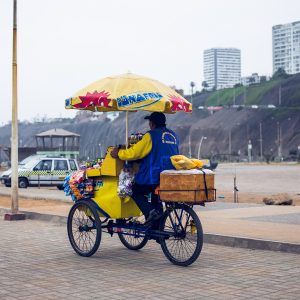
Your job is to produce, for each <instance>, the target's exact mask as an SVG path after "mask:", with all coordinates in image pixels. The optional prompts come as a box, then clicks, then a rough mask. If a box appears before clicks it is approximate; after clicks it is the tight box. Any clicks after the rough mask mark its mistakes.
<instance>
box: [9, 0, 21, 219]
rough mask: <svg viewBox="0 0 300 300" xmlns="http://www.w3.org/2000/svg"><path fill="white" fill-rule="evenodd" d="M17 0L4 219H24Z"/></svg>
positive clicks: (15, 6) (14, 9)
mask: <svg viewBox="0 0 300 300" xmlns="http://www.w3.org/2000/svg"><path fill="white" fill-rule="evenodd" d="M17 79H18V78H17V0H14V6H13V55H12V120H11V170H12V172H11V213H7V214H5V215H4V220H8V221H13V220H24V219H25V215H24V214H20V213H19V195H18V192H19V178H18V161H19V158H18V85H17Z"/></svg>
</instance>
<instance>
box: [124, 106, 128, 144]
mask: <svg viewBox="0 0 300 300" xmlns="http://www.w3.org/2000/svg"><path fill="white" fill-rule="evenodd" d="M125 131H126V132H125V145H126V149H127V148H128V111H126V117H125Z"/></svg>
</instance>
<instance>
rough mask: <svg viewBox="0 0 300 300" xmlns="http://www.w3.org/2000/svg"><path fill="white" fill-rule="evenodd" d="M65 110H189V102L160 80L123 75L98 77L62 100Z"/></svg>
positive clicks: (166, 111) (168, 111)
mask: <svg viewBox="0 0 300 300" xmlns="http://www.w3.org/2000/svg"><path fill="white" fill-rule="evenodd" d="M65 107H66V108H67V109H81V110H90V111H102V112H107V111H137V110H147V111H157V112H165V113H175V112H178V111H183V112H192V104H191V103H189V102H188V101H187V100H186V99H184V98H183V97H182V96H181V95H180V94H178V93H177V92H176V91H175V90H173V89H171V88H170V87H168V86H166V85H164V84H162V83H161V82H159V81H157V80H154V79H150V78H147V77H143V76H139V75H134V74H130V73H129V74H123V75H117V76H109V77H106V78H104V79H101V80H98V81H96V82H94V83H92V84H90V85H88V86H87V87H85V88H83V89H82V90H80V91H79V92H78V93H76V94H75V95H74V96H73V97H72V98H69V99H66V101H65Z"/></svg>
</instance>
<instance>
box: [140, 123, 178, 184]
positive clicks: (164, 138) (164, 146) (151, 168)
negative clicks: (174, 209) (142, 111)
mask: <svg viewBox="0 0 300 300" xmlns="http://www.w3.org/2000/svg"><path fill="white" fill-rule="evenodd" d="M148 132H149V133H150V135H151V140H152V149H151V151H150V153H149V154H148V155H147V156H146V157H144V158H143V160H142V162H141V164H140V168H139V171H138V173H137V174H136V176H135V182H136V183H138V184H159V182H160V173H161V172H162V171H163V170H170V169H174V167H173V165H172V163H171V160H170V157H171V156H172V155H177V154H179V140H178V137H177V135H176V134H175V132H173V131H172V130H170V129H167V128H166V127H159V128H155V129H153V130H150V131H148Z"/></svg>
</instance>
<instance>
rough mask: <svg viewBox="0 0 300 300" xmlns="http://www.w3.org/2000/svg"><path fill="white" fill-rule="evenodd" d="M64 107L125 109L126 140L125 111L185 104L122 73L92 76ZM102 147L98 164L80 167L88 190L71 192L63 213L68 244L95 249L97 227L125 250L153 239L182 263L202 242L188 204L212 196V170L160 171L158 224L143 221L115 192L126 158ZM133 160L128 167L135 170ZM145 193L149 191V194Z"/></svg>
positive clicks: (185, 107)
mask: <svg viewBox="0 0 300 300" xmlns="http://www.w3.org/2000/svg"><path fill="white" fill-rule="evenodd" d="M66 108H69V109H84V110H91V111H104V112H107V111H125V112H126V137H125V144H124V145H123V147H130V145H128V112H129V111H137V110H147V111H159V112H165V113H175V112H178V111H183V112H191V111H192V106H191V104H190V103H189V102H188V101H187V100H185V99H184V98H183V97H182V96H181V95H179V94H177V93H176V92H175V91H174V90H172V89H170V88H169V87H167V86H165V85H163V84H161V83H160V82H158V81H156V80H151V79H149V78H145V77H141V76H137V75H133V74H125V75H120V76H112V77H107V78H104V79H102V80H100V81H97V82H95V83H93V84H91V85H90V86H88V87H86V88H85V89H82V90H81V91H79V92H78V93H77V94H76V95H75V96H74V97H72V98H69V99H67V100H66ZM111 149H112V148H111V147H108V149H107V151H106V154H105V157H104V159H103V162H102V164H101V167H100V166H99V167H98V168H90V169H87V170H85V171H84V178H83V180H82V182H81V183H80V184H81V185H82V187H83V189H82V190H84V188H85V187H86V188H87V187H88V186H89V187H90V186H92V193H89V192H87V193H85V192H83V193H81V194H78V195H77V196H75V195H73V198H74V201H75V203H74V205H73V207H72V208H71V210H70V213H69V216H68V224H67V227H68V236H69V240H70V243H71V245H72V247H73V249H74V250H75V252H76V253H78V254H79V255H81V256H91V255H93V254H94V253H95V252H96V251H97V250H98V248H99V245H100V241H101V235H102V232H107V233H108V234H110V235H111V236H112V235H114V234H117V235H118V237H119V239H120V241H121V242H122V243H123V245H124V246H125V247H127V248H128V249H130V250H138V249H141V248H143V247H144V246H145V245H146V244H147V242H148V240H150V239H154V240H156V241H157V242H158V243H159V244H160V246H161V248H162V250H163V253H164V254H165V256H166V257H167V258H168V259H169V260H170V261H171V262H172V263H174V264H176V265H181V266H187V265H190V264H192V263H193V262H194V261H195V260H196V259H197V258H198V256H199V255H200V252H201V249H202V244H203V231H202V226H201V222H200V220H199V218H198V216H197V214H196V213H195V211H194V210H193V205H195V204H201V205H204V202H206V201H215V198H216V195H215V189H214V186H213V185H214V182H213V174H212V173H210V172H206V171H203V170H193V171H174V170H173V171H165V172H163V173H162V174H161V185H160V188H159V189H158V190H157V193H159V196H160V200H161V201H162V203H163V214H162V217H161V218H160V220H159V222H158V224H156V225H155V227H154V226H149V225H147V224H145V222H144V220H145V219H144V216H143V215H142V213H141V211H140V210H139V208H138V207H137V205H136V204H135V202H134V200H133V199H132V198H130V196H125V197H124V196H122V197H120V196H119V194H118V183H119V175H120V172H121V171H122V170H123V169H124V165H125V164H126V162H124V161H121V160H119V159H114V158H112V157H111V155H110V152H111ZM136 167H137V164H135V166H134V167H133V169H136ZM150 197H151V195H149V198H150Z"/></svg>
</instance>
